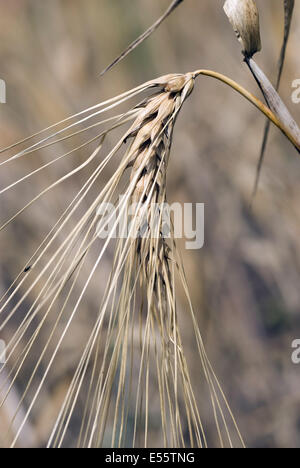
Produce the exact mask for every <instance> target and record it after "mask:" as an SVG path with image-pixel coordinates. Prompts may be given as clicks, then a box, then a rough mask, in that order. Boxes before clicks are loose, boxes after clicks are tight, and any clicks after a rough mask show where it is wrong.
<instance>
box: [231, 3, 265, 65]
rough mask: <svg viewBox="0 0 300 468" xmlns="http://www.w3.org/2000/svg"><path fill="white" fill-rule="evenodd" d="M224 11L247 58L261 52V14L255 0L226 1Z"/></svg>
mask: <svg viewBox="0 0 300 468" xmlns="http://www.w3.org/2000/svg"><path fill="white" fill-rule="evenodd" d="M224 11H225V13H226V15H227V16H228V18H229V21H230V23H231V24H232V26H233V29H234V31H235V33H236V35H237V38H238V40H239V41H240V43H241V44H242V46H243V51H242V52H243V54H244V55H245V57H252V56H253V55H254V54H255V53H256V52H259V51H260V50H261V39H260V26H259V13H258V8H257V5H256V3H255V1H254V0H226V2H225V5H224Z"/></svg>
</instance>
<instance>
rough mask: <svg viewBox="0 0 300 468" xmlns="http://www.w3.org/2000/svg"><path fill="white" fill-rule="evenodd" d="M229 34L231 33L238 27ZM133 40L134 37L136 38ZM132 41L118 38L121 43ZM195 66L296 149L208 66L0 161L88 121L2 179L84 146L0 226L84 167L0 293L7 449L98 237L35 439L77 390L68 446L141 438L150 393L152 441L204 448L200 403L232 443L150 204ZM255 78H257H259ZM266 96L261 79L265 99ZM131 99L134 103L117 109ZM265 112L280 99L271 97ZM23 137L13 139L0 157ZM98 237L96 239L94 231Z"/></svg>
mask: <svg viewBox="0 0 300 468" xmlns="http://www.w3.org/2000/svg"><path fill="white" fill-rule="evenodd" d="M180 3H182V0H181V1H176V2H173V4H172V5H173V6H171V7H170V9H169V10H168V12H167V15H166V16H168V14H169V13H170V12H171V11H172V10H173V9H174V8H176V6H177V5H179V4H180ZM233 3H234V2H233ZM166 16H164V18H165V17H166ZM161 22H162V21H161V20H160V21H159V22H158V23H157V24H158V25H159V24H160V23H161ZM154 29H155V28H152V29H151V31H150V32H152V31H153V30H154ZM257 31H259V30H258V29H257V25H256V26H255V28H254V32H255V33H256V34H257ZM239 36H240V37H243V32H240V33H239ZM145 37H147V34H146V35H144V36H143V39H144V38H145ZM247 37H248V39H247V41H248V44H250V45H249V47H250V51H249V54H248V53H247V41H246V42H244V53H245V55H246V56H247V59H248V60H252V59H251V57H252V54H253V52H254V51H256V50H255V49H259V47H258V46H259V42H258V41H256V42H255V41H253V40H252V39H251V38H250V39H249V36H247ZM138 43H140V41H139V40H138V41H137V42H136V44H138ZM255 44H256V45H255ZM133 48H134V47H132V46H131V47H130V49H129V50H133ZM125 55H126V54H123V55H122V57H124V56H125ZM249 63H250V64H252V65H253V63H252V62H249ZM252 68H253V67H252ZM204 75H205V76H209V77H211V78H214V79H218V80H220V81H222V82H223V83H225V84H226V85H228V86H231V87H232V88H233V89H234V90H236V91H237V92H239V93H240V94H241V95H242V96H244V97H245V98H246V99H247V100H248V101H250V102H251V103H252V104H254V105H255V106H256V108H258V109H259V110H260V111H261V112H262V113H263V114H264V115H265V116H266V117H267V118H268V119H269V121H271V122H273V123H274V124H275V125H276V126H277V127H278V128H279V129H280V130H281V131H282V132H283V133H284V135H285V136H286V137H287V138H288V139H289V140H290V141H291V143H292V144H293V145H294V146H295V147H296V148H297V149H298V150H299V149H300V139H299V138H298V133H297V126H296V127H295V126H294V127H291V125H290V120H289V116H288V117H287V116H286V115H285V119H284V118H282V113H280V111H279V112H278V105H277V107H276V106H275V107H273V108H270V107H271V106H270V107H268V106H266V105H264V104H263V103H262V102H261V101H260V100H259V99H257V98H256V97H254V96H253V95H252V94H251V93H249V92H248V91H246V90H245V89H244V88H242V87H241V86H239V85H238V84H237V83H235V82H234V81H232V80H230V79H229V78H227V77H225V76H223V75H221V74H219V73H216V72H213V71H208V70H197V71H195V72H192V73H187V74H170V75H167V76H163V77H160V78H158V79H155V80H151V81H149V82H147V83H144V84H142V85H140V86H138V87H137V88H134V89H132V90H130V91H128V92H126V93H123V94H121V95H119V96H117V97H114V98H112V99H110V100H108V101H105V102H102V103H100V104H97V105H95V106H94V107H92V108H89V109H87V110H85V111H83V112H81V113H80V114H77V115H75V116H72V117H70V118H68V119H66V120H64V121H62V122H59V123H58V124H56V125H54V126H51V127H49V128H48V129H46V130H45V131H43V132H39V133H38V134H36V135H34V136H33V137H31V138H36V137H39V141H38V142H37V143H33V144H31V145H30V146H28V147H27V148H26V149H23V150H20V151H19V152H17V153H16V154H15V155H14V156H12V157H10V158H8V159H7V160H5V161H3V162H2V163H1V166H3V165H5V164H9V163H10V162H11V161H13V160H18V159H21V158H25V157H27V156H29V155H31V154H33V153H37V152H40V151H41V150H43V149H44V148H46V147H49V146H53V147H55V145H56V144H57V143H59V142H60V141H62V140H66V139H72V138H75V137H77V136H80V137H84V135H85V133H86V132H87V131H88V130H91V129H92V128H93V129H98V128H99V129H100V130H99V132H98V134H97V136H95V137H93V138H92V139H89V140H86V141H85V142H83V143H82V144H81V145H80V146H77V147H75V148H74V149H73V150H71V151H70V152H68V153H66V154H63V155H61V156H58V157H57V158H56V159H54V160H53V161H51V162H50V163H47V164H45V165H43V166H41V167H39V168H38V169H36V170H34V171H33V172H32V173H30V174H28V175H26V176H24V177H22V178H20V179H19V180H17V181H16V182H14V183H13V184H10V185H9V186H7V187H6V188H4V189H2V190H1V192H0V195H2V194H3V193H5V192H8V191H9V190H12V189H15V188H16V187H17V186H18V185H19V184H21V183H23V182H25V181H28V180H30V177H32V176H33V175H34V174H37V173H39V172H41V171H43V170H46V169H47V168H49V167H50V166H51V165H52V164H55V163H56V162H57V161H58V160H62V159H64V158H66V157H68V156H69V155H71V154H74V152H76V151H78V150H79V149H82V148H85V149H87V148H88V147H90V146H92V145H94V146H95V148H94V149H93V150H92V151H91V154H90V155H89V157H87V158H86V160H85V162H84V163H82V164H80V165H79V166H77V167H75V168H74V169H73V170H72V171H70V172H68V173H67V174H66V175H65V176H63V177H62V178H60V179H59V180H57V181H56V182H54V183H52V184H51V185H50V186H49V187H48V188H47V189H45V190H44V191H42V192H41V193H39V194H38V195H37V196H36V197H35V198H34V199H33V200H32V201H31V202H30V203H28V204H26V206H24V207H23V208H21V209H20V211H19V212H18V213H16V214H15V215H14V216H13V217H12V218H10V219H9V220H8V221H7V222H5V223H4V224H3V226H2V227H1V230H3V229H5V228H6V227H7V226H9V225H10V224H11V223H13V222H14V221H15V220H16V219H17V217H18V216H19V215H20V214H21V213H23V212H24V211H25V210H27V209H28V208H29V207H30V206H31V205H33V204H34V203H35V202H37V201H38V200H40V199H41V198H42V197H43V196H44V195H46V194H47V193H49V192H50V191H53V190H55V188H56V187H57V186H58V185H60V184H63V183H65V182H67V181H68V180H69V179H70V178H71V177H72V176H74V175H75V174H76V173H79V172H83V171H84V169H85V168H90V175H89V177H87V179H86V180H85V181H84V183H83V184H82V186H81V187H80V190H79V191H78V193H77V195H76V196H75V197H74V199H73V200H72V201H71V203H70V204H69V205H68V206H67V208H66V209H65V211H64V212H63V213H62V215H61V216H60V218H59V220H58V221H57V223H56V224H55V225H54V226H53V227H52V228H51V230H50V231H49V233H48V234H47V236H46V237H45V238H44V240H43V241H42V242H41V244H40V246H39V247H38V249H37V250H36V252H35V253H34V254H33V255H32V256H31V258H30V259H28V262H27V263H26V265H24V266H23V267H22V269H21V271H20V273H19V275H18V276H17V278H16V280H15V281H14V283H13V284H12V285H11V286H10V288H9V289H8V290H7V291H6V293H5V294H4V296H3V297H2V298H1V302H0V314H1V315H0V317H1V326H0V329H1V330H10V329H11V323H12V322H13V323H16V322H17V323H18V326H17V327H16V329H14V330H13V331H12V332H11V338H10V341H9V343H8V344H7V362H6V364H5V366H3V368H2V369H1V370H0V372H1V374H2V375H4V376H5V378H4V379H3V380H4V382H3V384H2V388H1V389H0V393H1V395H2V398H1V402H0V405H1V406H5V404H6V402H7V399H8V397H9V395H10V393H11V391H12V389H13V387H14V385H15V383H16V381H17V380H22V381H23V382H25V384H23V391H22V394H21V395H20V398H19V401H18V403H17V405H16V408H15V414H13V415H12V418H11V431H10V432H9V433H8V434H7V438H8V439H7V443H8V445H9V446H11V447H15V446H16V445H18V441H19V438H20V435H21V434H22V431H26V427H27V424H28V422H29V420H30V416H31V413H32V411H33V408H34V406H35V405H37V404H38V402H39V397H40V395H41V392H42V390H43V388H44V386H45V385H46V380H47V377H48V375H49V373H50V371H51V368H52V366H55V363H56V361H57V359H58V357H59V352H60V349H61V347H62V344H63V341H64V339H65V337H66V335H67V334H68V333H69V332H70V328H71V326H72V324H73V322H74V320H75V318H76V316H77V315H78V314H79V313H80V308H81V304H82V302H83V301H84V300H85V298H86V297H87V296H88V290H89V287H90V285H91V283H92V281H95V279H96V278H97V274H98V272H99V270H100V269H101V265H102V262H103V261H104V258H105V255H106V253H107V252H108V250H109V248H110V247H111V246H113V249H114V258H113V260H112V267H111V273H110V276H109V278H107V284H106V286H105V293H104V295H103V297H101V302H100V307H99V311H98V313H97V315H96V316H95V318H94V326H93V328H92V330H91V333H90V336H89V337H88V339H87V341H86V345H85V348H84V350H83V353H82V356H81V358H80V360H79V362H78V363H77V364H76V366H74V373H73V376H72V379H71V381H70V385H69V388H68V389H67V391H66V393H65V396H64V400H63V403H62V405H61V409H60V412H59V414H58V415H57V418H56V420H55V421H54V424H53V430H52V432H51V434H49V440H48V446H49V447H62V446H67V445H68V431H69V428H70V426H71V425H72V423H73V420H74V418H77V419H78V411H80V410H78V407H80V404H79V403H80V402H81V401H82V400H83V401H84V409H83V411H82V412H81V413H80V423H79V424H78V423H77V424H76V434H75V435H74V434H73V440H72V445H77V446H78V447H101V446H107V445H109V446H114V447H123V446H128V445H130V446H134V447H135V446H148V445H149V427H150V425H151V424H152V422H151V420H152V418H153V415H152V413H151V404H152V403H151V402H152V401H155V400H157V401H159V406H160V414H159V416H156V420H158V421H159V424H158V426H159V427H158V428H157V430H158V431H159V433H160V434H161V437H160V440H161V444H162V445H164V446H166V447H185V446H192V447H194V446H198V447H207V446H210V440H209V438H208V437H207V434H206V430H205V425H204V423H203V419H202V415H201V410H202V408H203V406H205V407H206V406H207V405H209V407H210V414H211V419H212V420H214V422H215V431H216V434H217V438H218V441H219V446H220V447H236V446H244V442H243V438H242V436H241V434H240V432H239V429H238V426H237V423H236V421H235V419H234V416H233V414H232V412H231V410H230V406H229V404H228V402H227V400H226V397H225V395H224V393H223V391H222V387H221V385H220V383H219V381H218V379H217V377H216V374H215V372H214V370H213V367H212V365H211V363H210V361H209V359H208V356H207V354H206V351H205V348H204V345H203V341H202V337H201V334H200V331H199V327H198V323H197V319H196V314H195V312H194V310H193V306H192V300H191V298H190V295H189V290H188V285H187V283H186V279H185V273H184V267H183V264H182V261H181V257H180V253H179V251H178V248H177V246H176V243H175V240H174V238H173V235H172V234H173V233H172V230H171V235H170V238H166V237H165V236H164V235H163V234H162V232H163V206H164V204H165V203H166V201H167V194H166V179H167V173H168V162H169V157H170V151H171V146H172V140H173V132H174V126H175V122H176V119H177V116H178V114H179V112H180V110H181V108H182V106H183V104H184V103H185V101H186V100H187V99H188V97H189V96H190V94H191V93H192V91H193V88H194V85H195V80H196V78H197V77H200V76H204ZM262 82H263V83H265V81H264V79H262ZM268 93H269V94H270V89H268V91H267V96H269V94H268ZM133 99H136V100H138V102H136V101H135V103H134V104H130V105H129V103H130V102H131V100H133ZM124 103H125V104H126V105H127V110H126V111H123V112H121V111H120V112H119V113H118V114H117V115H113V116H107V117H106V118H105V119H103V120H99V121H98V122H97V123H94V124H92V125H88V126H86V127H85V128H84V129H83V130H76V128H77V126H79V125H80V124H87V123H88V122H89V120H90V119H92V118H94V117H97V118H98V117H99V118H100V116H101V115H103V114H105V113H108V112H109V111H111V110H113V109H116V108H117V107H118V106H121V105H123V104H124ZM187 105H188V104H187ZM279 108H280V109H282V104H280V106H279ZM280 109H279V110H280ZM295 125H296V124H295ZM120 128H121V129H122V128H124V130H123V134H122V136H121V138H119V139H118V141H117V142H116V144H115V145H114V146H113V148H112V149H110V150H107V148H106V137H107V136H108V135H109V136H111V137H112V136H113V135H114V134H115V133H117V132H118V129H120ZM74 129H75V131H73V130H74ZM69 130H72V133H70V132H69ZM51 132H52V133H51ZM28 141H29V139H26V140H23V141H21V142H19V143H17V144H16V145H13V146H11V147H9V148H6V149H5V150H3V151H2V153H3V152H4V151H7V150H11V149H13V148H15V147H17V146H19V145H23V144H24V143H27V142H28ZM120 155H121V156H120ZM117 158H119V159H118V163H117V170H116V171H115V173H114V175H113V176H112V177H111V178H110V179H109V180H108V181H107V183H106V184H105V185H104V186H102V187H100V186H99V180H100V176H101V175H103V173H104V170H105V168H106V167H107V166H108V164H109V163H112V162H113V161H114V160H116V159H117ZM120 194H122V197H121V198H120ZM91 195H92V196H93V201H92V202H91V203H90V204H89V207H88V209H87V210H83V206H84V203H85V200H86V199H87V198H88V197H89V196H91ZM111 203H113V205H114V206H116V208H117V209H116V211H117V213H118V216H117V217H114V216H113V214H111V215H109V216H103V214H102V213H100V212H99V209H98V208H99V206H103V205H109V204H111ZM132 205H134V206H135V211H134V212H133V213H132V212H130V209H131V207H132ZM153 206H156V207H157V206H158V207H159V209H158V212H157V211H154V210H153ZM124 219H125V223H124V224H122V225H123V226H124V229H125V228H126V229H127V227H128V226H129V230H128V232H126V235H124V236H120V237H119V238H118V239H117V240H116V239H115V235H114V234H115V230H116V227H117V225H119V223H120V221H121V220H124ZM153 227H154V228H153ZM103 233H106V234H107V235H106V236H103V235H102V234H103ZM88 258H89V259H92V261H93V267H92V268H91V269H90V270H88V269H87V265H88V263H87V259H88ZM178 280H179V281H178ZM178 284H180V286H178ZM78 285H80V294H78ZM178 287H181V288H182V289H183V291H184V294H185V297H186V304H185V308H183V307H182V306H181V307H179V305H178V302H177V299H176V297H177V294H176V293H177V288H178ZM31 294H35V297H36V298H35V300H34V302H33V303H32V304H30V303H28V298H29V297H30V296H31ZM183 310H184V312H183ZM179 314H180V315H181V316H179ZM182 314H184V317H182ZM13 319H14V321H13ZM186 321H189V322H190V323H191V324H192V327H193V330H194V350H195V351H194V357H193V360H197V361H198V363H199V364H198V375H196V376H195V375H192V374H191V371H190V362H189V359H188V357H187V355H186V353H185V346H184V340H183V337H182V335H183V333H182V323H183V322H186ZM41 336H47V339H46V340H45V342H44V343H43V351H42V353H41V354H39V355H36V349H37V343H38V342H39V340H40V339H41V338H40V337H41ZM45 362H46V363H47V364H46V365H45ZM28 366H30V372H29V374H28ZM199 381H202V382H205V386H206V390H205V389H203V395H209V399H208V400H207V398H206V397H203V396H202V395H198V394H196V392H195V391H194V385H195V382H199ZM150 382H151V387H150V384H149V383H150ZM152 388H155V389H156V393H155V394H154V395H153V394H151V389H152ZM24 401H27V409H26V411H24V410H23V403H24ZM28 401H29V402H30V403H29V404H28ZM77 419H76V420H77Z"/></svg>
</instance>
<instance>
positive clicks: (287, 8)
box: [252, 0, 295, 200]
mask: <svg viewBox="0 0 300 468" xmlns="http://www.w3.org/2000/svg"><path fill="white" fill-rule="evenodd" d="M294 6H295V0H284V37H283V44H282V48H281V53H280V58H279V66H278V76H277V84H276V90H277V91H278V89H279V86H280V81H281V76H282V71H283V66H284V61H285V54H286V48H287V44H288V40H289V35H290V29H291V23H292V18H293V12H294ZM270 125H271V124H270V121H269V120H267V122H266V126H265V131H264V136H263V141H262V145H261V150H260V156H259V161H258V165H257V170H256V179H255V184H254V190H253V194H252V200H253V199H254V197H255V195H256V192H257V188H258V183H259V178H260V173H261V168H262V165H263V162H264V157H265V152H266V148H267V143H268V137H269V132H270Z"/></svg>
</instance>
